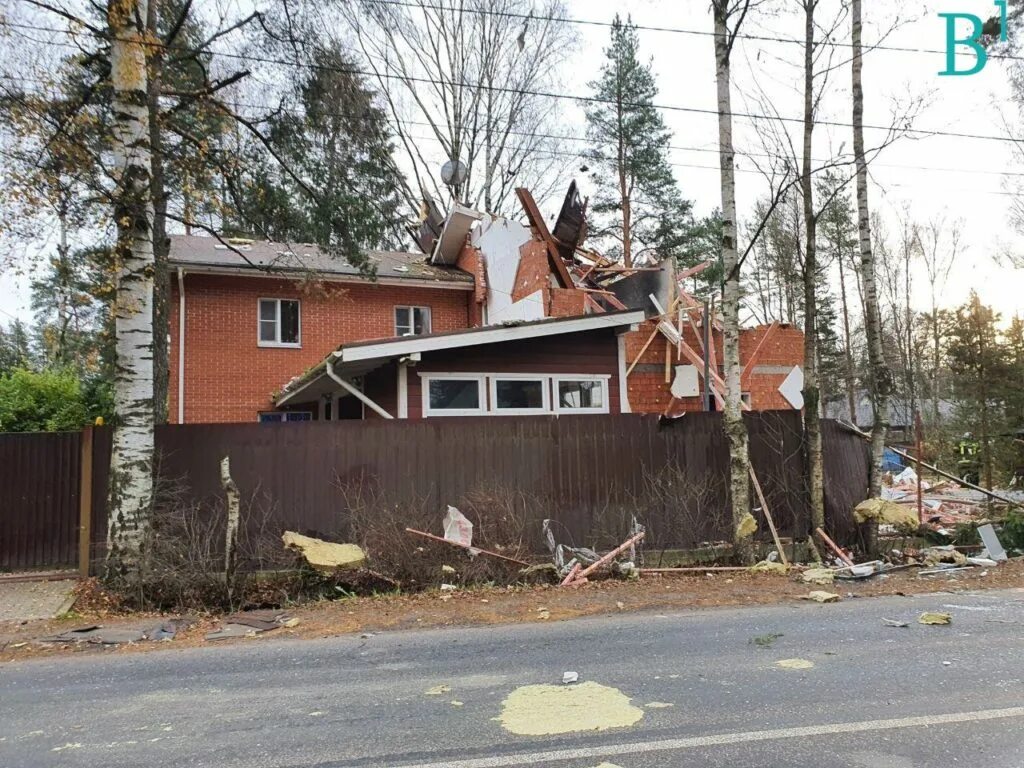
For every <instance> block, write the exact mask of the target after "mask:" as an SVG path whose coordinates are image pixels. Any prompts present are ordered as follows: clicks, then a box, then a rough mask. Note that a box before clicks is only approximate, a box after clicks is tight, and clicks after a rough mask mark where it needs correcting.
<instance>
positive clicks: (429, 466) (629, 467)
mask: <svg viewBox="0 0 1024 768" xmlns="http://www.w3.org/2000/svg"><path fill="white" fill-rule="evenodd" d="M746 421H747V426H748V429H749V434H750V456H751V461H752V464H753V466H754V469H755V471H756V472H757V475H758V478H759V480H760V482H761V486H762V488H763V489H764V493H765V497H766V501H767V504H768V507H769V509H770V510H771V513H772V515H773V516H774V518H775V521H776V524H777V526H778V528H779V532H780V533H781V534H782V535H783V536H793V537H797V538H802V537H803V536H805V535H806V533H807V530H808V526H809V518H810V514H809V506H808V498H807V484H806V474H807V473H806V467H805V457H804V451H803V440H802V434H801V423H800V414H799V413H796V412H791V411H779V412H766V413H756V414H748V415H747V416H746ZM94 435H95V436H94V459H93V483H92V490H93V505H92V538H93V546H92V558H93V561H94V562H95V561H97V560H99V559H100V558H102V556H103V551H104V548H105V540H106V530H107V513H106V506H107V504H106V500H107V493H108V486H109V464H110V452H111V430H110V429H109V428H99V429H96V430H95V433H94ZM823 441H824V449H825V498H826V515H827V516H826V521H827V526H828V528H829V530H830V532H832V533H833V535H834V537H835V538H836V539H837V540H839V541H841V542H843V543H852V541H853V540H854V538H855V536H856V531H855V528H854V526H853V521H852V516H851V514H850V511H851V510H852V508H853V506H854V505H856V504H857V502H859V501H860V500H862V499H863V498H864V497H865V495H866V491H867V470H868V456H867V449H866V446H865V444H864V443H863V442H862V441H861V440H860V439H859V438H857V437H856V436H853V435H850V434H849V433H848V432H845V431H843V430H842V429H840V428H839V427H837V426H836V425H835V424H834V423H832V422H829V421H826V422H824V423H823ZM156 444H157V451H158V461H159V470H160V475H161V487H162V488H163V489H164V490H167V489H168V488H171V487H173V488H175V489H176V491H177V492H178V495H179V498H181V499H182V501H183V502H186V503H196V504H199V505H201V506H202V507H204V508H206V509H207V510H217V509H219V508H220V505H221V503H222V491H221V487H220V475H219V468H220V460H221V458H222V457H224V456H230V457H231V471H232V475H233V477H234V479H235V482H236V483H237V484H238V486H239V488H240V490H241V492H242V495H243V504H244V505H245V509H246V510H247V511H248V515H247V517H248V518H249V520H250V523H249V524H250V525H254V524H259V525H269V526H271V527H272V528H274V529H285V528H288V529H294V530H299V531H301V532H303V533H309V534H312V535H320V536H324V537H329V538H345V537H346V536H348V535H349V534H350V532H351V515H350V513H349V510H348V509H347V508H346V505H345V494H344V493H343V492H342V488H345V489H348V490H349V491H352V490H353V489H359V488H363V489H368V488H371V487H372V488H374V489H375V490H376V492H377V496H378V501H381V500H383V502H385V503H387V504H389V505H390V506H391V507H392V508H395V507H397V508H399V509H403V510H409V511H410V512H411V511H413V510H415V509H427V510H429V511H430V515H431V519H436V520H437V521H438V523H439V521H440V518H441V516H442V514H443V511H444V508H445V506H446V505H447V504H454V505H456V506H458V505H459V504H461V503H463V501H464V500H465V499H466V498H467V495H470V494H479V493H481V492H487V493H489V494H491V495H492V496H501V495H502V494H509V495H511V494H519V495H520V497H521V498H522V499H524V500H525V505H526V507H527V508H528V513H527V514H528V530H530V531H534V532H535V535H536V538H535V539H534V540H533V541H532V542H531V543H532V544H533V545H534V546H535V547H537V548H540V547H541V546H542V541H541V538H540V525H539V523H540V520H542V519H543V518H545V517H550V518H552V519H554V520H555V521H557V529H558V532H559V538H560V539H562V540H565V541H569V542H571V543H575V544H577V545H586V546H595V547H596V546H607V545H609V544H611V543H614V542H616V541H617V540H619V539H620V537H621V536H622V534H623V532H624V531H625V529H626V528H627V527H628V525H629V522H630V518H631V517H632V516H633V515H636V517H637V518H638V519H639V520H640V521H641V522H642V523H644V524H645V525H646V526H647V527H648V531H649V535H648V544H649V545H650V546H651V547H655V548H669V547H686V546H693V545H696V544H699V543H701V542H709V541H723V540H724V541H728V540H730V539H731V538H732V535H731V530H732V522H731V512H730V506H729V498H728V485H729V480H728V444H727V440H726V437H725V433H724V431H723V429H722V422H721V415H720V414H717V413H694V414H688V415H687V416H684V417H683V418H681V419H677V420H674V421H671V422H662V421H660V420H659V419H658V418H657V417H655V416H641V415H630V414H623V415H605V416H575V417H563V418H556V417H526V418H508V419H497V418H487V417H478V418H450V419H449V418H446V419H428V420H423V421H411V422H410V421H384V420H379V421H366V422H305V423H292V424H288V423H283V424H200V425H185V426H161V427H158V428H157V432H156ZM79 450H80V437H79V435H78V434H76V433H57V434H30V435H0V568H4V569H13V568H40V567H50V568H53V567H73V566H74V565H75V564H76V562H77V537H78V532H77V531H78V493H79V485H78V483H79V477H78V474H79V465H80V454H79ZM752 498H753V499H754V505H755V506H757V507H759V505H758V504H757V502H756V497H752ZM756 515H757V517H758V523H759V532H758V536H759V537H760V538H763V539H767V537H768V528H767V525H766V524H765V520H764V514H763V511H761V510H760V509H758V510H756ZM257 518H258V519H257ZM435 527H436V526H435Z"/></svg>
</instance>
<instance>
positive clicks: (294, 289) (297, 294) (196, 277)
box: [169, 273, 473, 423]
mask: <svg viewBox="0 0 1024 768" xmlns="http://www.w3.org/2000/svg"><path fill="white" fill-rule="evenodd" d="M472 296H473V292H472V291H468V290H454V289H447V288H430V287H422V288H421V287H416V286H392V285H380V284H375V283H362V284H360V283H327V284H325V285H324V287H323V290H310V291H303V290H302V286H301V284H299V283H296V282H295V281H293V280H286V279H278V278H266V277H246V276H237V275H231V276H224V275H203V274H187V273H186V275H185V332H186V340H185V421H186V422H189V423H198V422H230V421H241V422H246V421H248V422H251V421H255V420H256V418H257V414H258V412H259V411H265V410H271V409H272V407H273V406H272V403H271V396H272V395H273V394H274V393H275V392H277V391H278V390H280V389H281V387H282V386H284V384H285V383H286V382H287V381H288V380H289V379H291V378H292V377H293V376H298V375H300V374H302V373H303V372H304V371H305V370H306V369H307V368H309V367H311V366H313V365H315V364H316V363H318V362H320V361H321V360H322V359H323V358H324V357H326V355H327V354H328V353H329V352H331V351H332V350H334V349H335V348H336V347H337V346H338V345H339V344H341V343H343V342H347V341H359V340H364V339H375V338H388V337H391V336H394V307H395V306H396V305H413V306H427V307H430V313H431V327H432V330H434V331H450V330H456V329H459V328H466V327H468V326H469V324H470V317H469V308H470V306H471V305H472ZM260 298H279V299H293V298H297V299H299V300H300V301H301V308H300V317H301V340H302V347H301V348H300V349H290V348H266V347H259V346H258V345H257V313H258V300H259V299H260ZM170 310H171V317H170V334H171V350H170V368H171V375H170V379H171V380H170V403H169V413H170V420H171V421H172V422H176V421H177V420H178V287H177V280H176V278H175V279H174V280H173V281H172V289H171V307H170Z"/></svg>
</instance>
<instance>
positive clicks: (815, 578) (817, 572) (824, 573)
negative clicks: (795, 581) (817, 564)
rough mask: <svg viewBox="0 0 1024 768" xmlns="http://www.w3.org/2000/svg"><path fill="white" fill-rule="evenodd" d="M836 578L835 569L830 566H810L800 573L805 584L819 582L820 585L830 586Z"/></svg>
mask: <svg viewBox="0 0 1024 768" xmlns="http://www.w3.org/2000/svg"><path fill="white" fill-rule="evenodd" d="M835 579H836V574H835V571H833V570H831V569H829V568H808V569H807V570H806V571H804V572H803V573H801V574H800V580H801V581H803V583H804V584H817V585H818V586H821V587H824V586H828V585H829V584H831V583H832V582H834V581H835Z"/></svg>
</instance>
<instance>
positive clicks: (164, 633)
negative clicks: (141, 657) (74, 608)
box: [39, 618, 195, 645]
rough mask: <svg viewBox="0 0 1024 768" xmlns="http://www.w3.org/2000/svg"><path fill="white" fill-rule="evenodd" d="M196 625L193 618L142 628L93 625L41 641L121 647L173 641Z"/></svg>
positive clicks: (168, 621)
mask: <svg viewBox="0 0 1024 768" xmlns="http://www.w3.org/2000/svg"><path fill="white" fill-rule="evenodd" d="M194 623H195V620H194V619H191V618H176V619H166V620H164V621H161V622H158V623H157V624H151V625H149V626H144V627H140V628H130V627H104V626H102V625H99V624H92V625H89V626H85V627H78V628H77V629H70V630H68V631H66V632H61V633H60V634H57V635H52V636H50V637H43V638H40V639H39V642H41V643H92V644H95V645H121V644H126V643H140V642H143V641H147V640H151V641H164V640H173V639H174V636H175V635H176V634H177V633H178V632H180V631H182V630H184V629H187V628H188V627H190V626H192V624H194Z"/></svg>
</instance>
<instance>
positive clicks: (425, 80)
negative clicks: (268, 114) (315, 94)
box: [9, 23, 1017, 143]
mask: <svg viewBox="0 0 1024 768" xmlns="http://www.w3.org/2000/svg"><path fill="white" fill-rule="evenodd" d="M9 26H16V27H19V28H27V29H32V30H35V31H41V32H56V33H61V34H68V35H70V34H72V33H71V32H70V31H68V30H64V29H58V28H46V27H34V26H30V25H25V24H13V23H12V24H9ZM81 34H86V35H89V36H92V37H97V38H99V37H101V36H99V35H95V34H93V33H91V32H83V33H81ZM104 39H105V38H104ZM37 42H40V43H42V44H44V45H53V46H60V47H68V48H75V49H76V50H77V48H76V47H75V46H73V45H71V44H70V43H58V42H54V41H37ZM142 45H149V46H156V47H162V48H165V49H166V50H180V49H176V48H175V47H174V46H165V45H164V44H163V43H156V42H143V43H142ZM203 53H204V54H207V55H209V56H220V57H221V58H228V59H236V60H240V61H245V62H257V63H261V64H276V65H278V66H285V67H297V68H301V69H311V70H323V71H327V72H336V73H339V74H349V75H360V76H363V77H368V78H378V79H384V80H398V81H399V82H402V83H406V84H409V83H422V84H427V85H438V86H444V87H456V88H471V89H480V90H484V91H489V92H493V93H512V94H521V95H522V94H526V95H531V96H541V97H544V98H552V99H567V100H569V101H577V102H586V103H591V104H613V103H615V102H613V101H612V100H611V99H601V98H598V97H596V96H581V95H574V94H567V93H558V92H556V91H539V90H530V89H524V88H510V87H504V86H494V85H485V84H484V83H479V82H477V83H471V82H464V81H458V80H445V79H438V78H432V77H423V76H404V75H394V74H385V73H377V72H372V71H368V70H363V69H357V68H347V67H334V66H328V65H326V64H315V63H311V62H296V61H288V60H285V59H272V58H268V57H262V56H253V55H251V54H237V53H228V52H226V51H213V50H207V51H204V52H203ZM620 106H624V107H626V108H631V107H637V106H645V107H646V106H650V107H654V108H655V109H661V110H665V111H669V112H685V113H691V114H699V115H707V116H714V117H717V116H718V110H717V109H705V108H700V107H687V106H683V105H678V104H649V105H648V104H642V105H641V104H638V103H634V102H626V103H624V104H622V105H620ZM728 114H729V115H730V116H731V117H735V118H741V119H745V120H767V121H772V120H774V121H778V122H783V123H795V124H798V125H802V124H803V118H802V117H783V116H781V115H767V114H764V113H758V112H735V111H733V112H729V113H728ZM815 124H816V125H820V126H828V127H833V128H852V127H853V124H852V123H845V122H841V121H838V120H817V121H815ZM862 128H864V129H867V130H874V131H886V132H892V131H901V132H902V133H904V134H906V135H910V134H914V135H917V136H921V137H924V138H929V137H932V136H946V137H949V138H956V139H973V140H980V141H998V142H1009V143H1016V141H1017V140H1016V139H1013V138H1012V137H1008V136H997V135H993V134H980V133H962V132H955V131H942V130H937V129H936V130H933V129H927V128H910V127H904V128H902V129H900V128H898V127H896V126H891V125H887V126H883V125H870V124H865V125H863V126H862Z"/></svg>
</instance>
